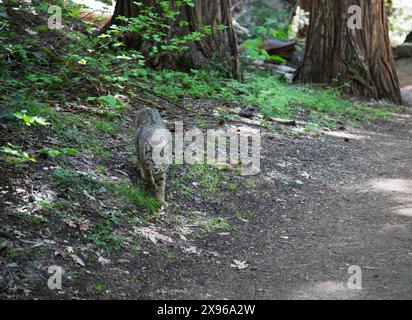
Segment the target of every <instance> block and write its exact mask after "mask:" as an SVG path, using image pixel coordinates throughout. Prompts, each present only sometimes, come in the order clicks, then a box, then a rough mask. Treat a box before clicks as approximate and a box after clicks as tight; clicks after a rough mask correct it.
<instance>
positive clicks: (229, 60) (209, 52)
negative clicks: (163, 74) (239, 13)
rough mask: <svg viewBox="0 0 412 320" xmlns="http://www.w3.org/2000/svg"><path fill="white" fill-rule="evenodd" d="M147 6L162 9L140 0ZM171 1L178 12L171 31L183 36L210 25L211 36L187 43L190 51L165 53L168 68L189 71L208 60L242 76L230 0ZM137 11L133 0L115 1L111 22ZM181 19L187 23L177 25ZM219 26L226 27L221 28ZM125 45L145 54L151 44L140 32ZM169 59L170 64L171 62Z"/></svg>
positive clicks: (154, 1)
mask: <svg viewBox="0 0 412 320" xmlns="http://www.w3.org/2000/svg"><path fill="white" fill-rule="evenodd" d="M141 2H142V3H143V4H144V5H145V6H147V7H153V8H154V9H155V10H156V11H158V12H161V11H160V10H161V9H160V7H159V4H158V3H159V1H157V0H143V1H141ZM175 2H176V1H172V2H171V3H172V8H173V9H175V10H178V11H179V12H180V14H179V15H178V16H177V19H176V21H174V22H173V24H172V25H171V27H172V33H173V34H175V35H176V36H179V37H181V36H184V35H187V34H190V33H193V32H201V31H202V30H203V28H204V27H206V26H209V27H210V28H211V35H208V36H204V37H203V38H202V39H201V40H200V41H192V42H189V44H188V45H189V50H187V51H186V52H183V53H170V54H167V61H168V62H167V64H168V65H167V67H171V68H175V69H179V70H190V69H192V68H195V69H196V68H204V67H205V66H208V65H210V64H211V63H217V64H218V66H219V67H221V70H222V71H223V73H225V74H226V75H228V76H230V77H233V78H236V79H239V80H241V79H242V72H241V68H240V62H239V55H238V51H237V40H236V34H235V32H234V29H233V25H232V17H231V1H230V0H195V1H194V3H195V6H194V7H191V6H187V5H183V6H180V7H178V6H177V5H176V3H175ZM138 12H139V9H138V7H137V6H136V5H135V4H134V3H133V0H118V1H117V3H116V8H115V13H114V15H113V18H112V21H111V22H110V24H113V23H117V22H116V17H117V16H125V17H133V16H136V15H137V14H138ZM181 21H187V22H188V24H187V26H182V25H180V22H181ZM219 25H224V26H226V28H225V29H224V30H221V29H220V28H219ZM127 44H128V45H129V46H130V47H133V48H136V49H139V50H140V51H142V52H143V53H145V51H146V48H147V47H150V46H151V42H150V40H149V41H146V40H145V41H142V39H141V38H140V37H139V35H133V36H129V38H128V39H127ZM171 61H172V64H171V65H169V64H170V62H171ZM164 63H165V60H164V59H159V60H157V61H154V64H155V65H156V66H159V65H164Z"/></svg>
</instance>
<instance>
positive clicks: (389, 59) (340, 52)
mask: <svg viewBox="0 0 412 320" xmlns="http://www.w3.org/2000/svg"><path fill="white" fill-rule="evenodd" d="M311 2H312V8H311V22H310V26H309V34H308V39H307V47H306V52H305V61H304V64H303V67H302V69H301V71H300V74H299V80H300V81H301V82H314V83H323V84H338V85H344V84H350V88H349V92H350V93H352V94H354V95H356V96H364V97H368V98H374V99H388V100H390V101H392V102H395V103H398V104H400V103H401V102H402V98H401V93H400V89H399V81H398V77H397V74H396V70H395V62H394V58H393V55H392V50H391V47H390V43H389V35H388V23H387V18H386V10H385V0H374V1H370V0H339V1H336V0H312V1H311ZM353 4H356V5H359V6H360V7H361V8H362V26H361V29H359V30H358V29H353V28H349V26H348V21H349V18H350V17H351V16H352V14H349V13H348V9H349V7H350V6H351V5H353Z"/></svg>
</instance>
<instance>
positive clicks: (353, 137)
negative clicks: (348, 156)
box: [325, 131, 370, 140]
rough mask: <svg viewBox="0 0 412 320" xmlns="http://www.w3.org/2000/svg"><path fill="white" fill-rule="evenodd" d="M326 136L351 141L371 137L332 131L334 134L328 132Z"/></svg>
mask: <svg viewBox="0 0 412 320" xmlns="http://www.w3.org/2000/svg"><path fill="white" fill-rule="evenodd" d="M325 134H326V135H327V136H330V137H335V138H343V139H350V140H366V139H370V137H368V136H365V135H359V134H354V133H349V132H344V131H332V132H326V133H325Z"/></svg>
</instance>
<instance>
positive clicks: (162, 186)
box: [155, 173, 166, 204]
mask: <svg viewBox="0 0 412 320" xmlns="http://www.w3.org/2000/svg"><path fill="white" fill-rule="evenodd" d="M155 191H156V198H157V199H158V200H159V201H160V202H161V203H162V204H166V173H160V174H158V175H156V176H155Z"/></svg>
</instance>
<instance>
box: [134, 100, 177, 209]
mask: <svg viewBox="0 0 412 320" xmlns="http://www.w3.org/2000/svg"><path fill="white" fill-rule="evenodd" d="M135 132H136V135H135V141H134V143H135V147H136V154H137V166H138V169H139V171H140V174H141V176H142V178H143V180H144V181H145V182H146V183H147V184H148V185H149V186H150V187H151V188H153V189H154V190H153V191H154V192H155V194H156V197H157V199H158V200H159V201H160V202H162V203H163V204H164V203H165V194H166V178H167V170H168V168H169V164H168V162H167V161H164V159H163V161H159V160H158V159H157V158H156V157H155V156H154V149H155V148H159V147H160V148H162V147H163V146H167V145H168V144H171V135H170V132H169V131H168V130H167V129H166V126H165V124H164V122H163V120H162V118H161V116H160V114H159V112H157V111H156V110H153V109H151V108H144V109H142V110H140V111H139V112H138V113H137V118H136V124H135Z"/></svg>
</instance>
